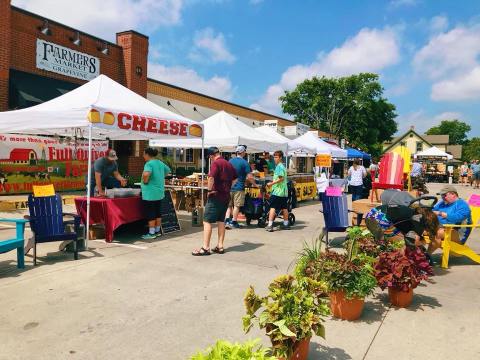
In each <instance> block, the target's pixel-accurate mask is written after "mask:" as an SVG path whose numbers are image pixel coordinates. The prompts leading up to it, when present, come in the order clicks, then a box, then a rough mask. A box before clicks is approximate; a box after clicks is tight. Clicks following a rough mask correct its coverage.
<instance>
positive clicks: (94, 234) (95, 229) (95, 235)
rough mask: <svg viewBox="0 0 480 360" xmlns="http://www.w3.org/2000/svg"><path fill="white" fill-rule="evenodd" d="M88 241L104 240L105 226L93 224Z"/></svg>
mask: <svg viewBox="0 0 480 360" xmlns="http://www.w3.org/2000/svg"><path fill="white" fill-rule="evenodd" d="M88 233H89V237H90V240H96V239H105V226H104V225H103V224H95V225H91V226H90V230H89V232H88Z"/></svg>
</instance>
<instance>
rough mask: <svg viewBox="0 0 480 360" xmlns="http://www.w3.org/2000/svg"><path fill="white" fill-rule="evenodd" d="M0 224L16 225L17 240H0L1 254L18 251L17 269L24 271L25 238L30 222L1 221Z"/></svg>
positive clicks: (20, 220)
mask: <svg viewBox="0 0 480 360" xmlns="http://www.w3.org/2000/svg"><path fill="white" fill-rule="evenodd" d="M0 222H11V223H15V224H16V237H15V239H8V240H0V254H3V253H6V252H8V251H11V250H15V249H17V267H18V268H19V269H23V268H24V267H25V261H24V253H23V247H24V237H23V234H24V232H25V223H27V222H28V220H25V219H0Z"/></svg>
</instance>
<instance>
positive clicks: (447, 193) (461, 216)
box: [428, 185, 472, 254]
mask: <svg viewBox="0 0 480 360" xmlns="http://www.w3.org/2000/svg"><path fill="white" fill-rule="evenodd" d="M437 195H441V196H442V200H441V201H439V202H438V203H437V204H436V205H435V206H434V207H433V212H434V213H435V214H436V215H437V217H438V221H439V222H440V228H439V229H438V231H437V236H436V237H435V239H432V241H431V242H430V244H429V246H428V252H429V253H430V254H432V253H433V252H434V251H435V250H436V249H438V248H439V247H440V246H441V244H442V240H443V239H444V237H445V228H444V227H443V226H442V225H445V224H456V225H460V224H462V223H463V222H465V221H466V223H467V224H471V223H472V214H471V211H470V207H469V206H468V204H467V202H466V201H465V200H463V199H460V198H459V197H458V192H457V189H456V188H455V186H452V185H446V186H444V187H443V188H442V189H441V190H440V192H439V193H438V194H437ZM461 230H464V229H461ZM469 232H470V229H469V230H467V231H462V232H461V231H457V230H453V231H452V241H455V242H458V243H461V244H463V243H464V242H465V241H466V239H467V237H468V235H469Z"/></svg>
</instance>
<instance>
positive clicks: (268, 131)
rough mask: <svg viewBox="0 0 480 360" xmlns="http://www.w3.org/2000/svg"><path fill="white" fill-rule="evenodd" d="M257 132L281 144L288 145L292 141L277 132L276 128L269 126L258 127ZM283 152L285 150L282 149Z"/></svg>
mask: <svg viewBox="0 0 480 360" xmlns="http://www.w3.org/2000/svg"><path fill="white" fill-rule="evenodd" d="M255 131H257V132H259V133H262V134H264V135H265V136H268V137H270V138H272V139H275V141H277V142H279V143H288V142H289V141H290V139H289V138H287V137H286V136H283V135H282V134H279V133H278V131H277V130H275V129H274V128H272V127H270V126H268V125H263V126H260V127H256V128H255ZM282 150H283V149H282Z"/></svg>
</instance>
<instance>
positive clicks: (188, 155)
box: [185, 149, 193, 163]
mask: <svg viewBox="0 0 480 360" xmlns="http://www.w3.org/2000/svg"><path fill="white" fill-rule="evenodd" d="M185 162H186V163H193V149H186V150H185Z"/></svg>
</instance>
